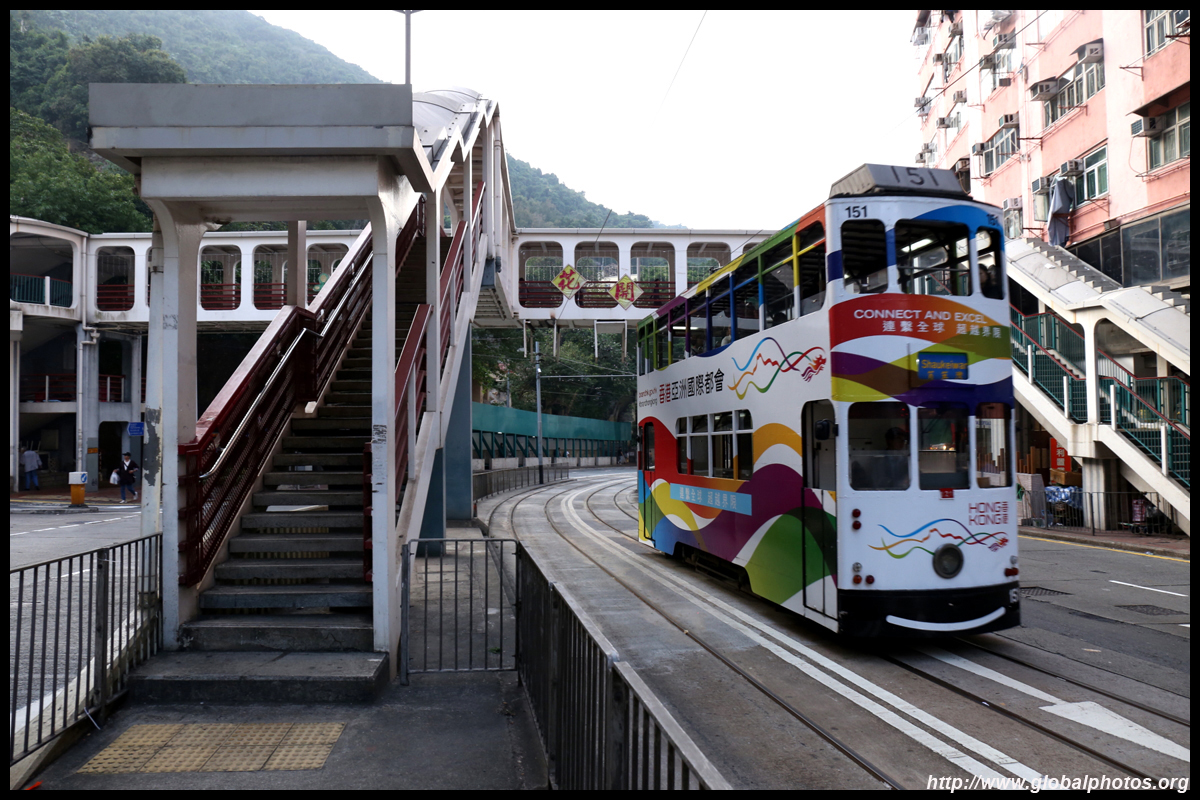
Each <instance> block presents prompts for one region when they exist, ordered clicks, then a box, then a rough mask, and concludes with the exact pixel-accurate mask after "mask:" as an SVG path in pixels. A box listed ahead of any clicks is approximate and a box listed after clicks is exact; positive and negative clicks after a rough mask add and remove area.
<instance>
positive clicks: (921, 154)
mask: <svg viewBox="0 0 1200 800" xmlns="http://www.w3.org/2000/svg"><path fill="white" fill-rule="evenodd" d="M913 161H914V163H917V164H924V163H925V151H924V150H922V151H921V152H919V153H917V157H916V158H915V159H913Z"/></svg>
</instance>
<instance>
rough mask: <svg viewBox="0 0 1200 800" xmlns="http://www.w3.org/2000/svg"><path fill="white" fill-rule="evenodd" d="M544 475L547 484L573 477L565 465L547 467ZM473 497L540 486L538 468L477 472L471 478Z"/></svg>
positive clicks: (477, 498) (535, 466) (478, 497)
mask: <svg viewBox="0 0 1200 800" xmlns="http://www.w3.org/2000/svg"><path fill="white" fill-rule="evenodd" d="M542 470H543V473H544V475H545V478H546V483H555V482H557V481H565V480H567V479H568V478H570V477H571V470H570V468H568V467H566V466H563V465H561V464H560V465H555V466H551V465H549V464H547V465H545V466H544V467H543V468H542ZM471 483H472V487H471V496H472V497H473V498H474V499H476V500H479V499H482V498H484V497H487V496H488V495H490V494H496V493H497V492H507V491H508V490H510V489H520V488H521V487H522V486H536V485H537V484H538V467H537V464H534V465H533V466H532V467H515V468H513V469H495V470H488V471H486V472H476V473H475V474H473V475H472V476H471Z"/></svg>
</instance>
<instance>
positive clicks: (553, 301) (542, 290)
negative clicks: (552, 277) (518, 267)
mask: <svg viewBox="0 0 1200 800" xmlns="http://www.w3.org/2000/svg"><path fill="white" fill-rule="evenodd" d="M517 300H518V301H519V302H520V303H521V305H522V306H523V307H525V308H558V307H559V306H561V305H562V304H563V294H562V292H560V291H559V290H558V287H557V286H555V285H554V284H553V283H551V282H550V281H527V280H525V279H524V278H522V279H521V281H520V283H519V284H518V285H517Z"/></svg>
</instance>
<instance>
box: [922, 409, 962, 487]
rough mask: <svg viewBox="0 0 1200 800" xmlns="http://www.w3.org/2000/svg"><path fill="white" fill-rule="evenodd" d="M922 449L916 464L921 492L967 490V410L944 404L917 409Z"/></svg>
mask: <svg viewBox="0 0 1200 800" xmlns="http://www.w3.org/2000/svg"><path fill="white" fill-rule="evenodd" d="M917 426H918V427H919V428H920V431H921V449H920V452H919V454H918V458H917V465H918V468H919V469H920V471H921V488H922V489H966V488H968V487H969V486H970V474H969V471H970V446H969V445H968V439H967V407H966V406H964V405H959V404H958V403H944V404H942V405H940V406H938V407H937V408H918V409H917Z"/></svg>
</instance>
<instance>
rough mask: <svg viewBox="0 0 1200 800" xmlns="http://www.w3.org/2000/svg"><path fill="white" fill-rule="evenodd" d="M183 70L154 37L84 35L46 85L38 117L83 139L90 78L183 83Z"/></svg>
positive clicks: (86, 122)
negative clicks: (87, 37)
mask: <svg viewBox="0 0 1200 800" xmlns="http://www.w3.org/2000/svg"><path fill="white" fill-rule="evenodd" d="M186 82H187V73H185V72H184V70H183V67H181V66H179V65H178V64H176V63H175V61H174V59H172V58H171V56H170V55H168V54H167V53H165V52H163V50H162V41H161V40H160V39H159V38H158V37H157V36H147V35H145V34H139V33H131V34H129V35H128V36H123V37H121V38H119V39H114V38H112V37H111V36H101V37H100V38H99V39H97V40H96V41H94V42H92V41H89V40H87V39H85V40H84V42H83V43H82V44H80V45H79V46H78V47H72V48H71V50H70V51H69V52H68V53H67V63H66V64H64V65H62V66H61V67H59V69H58V70H57V71H56V72H55V74H54V76H53V77H52V78H51V79H50V82H49V85H48V86H47V87H46V99H45V101H43V103H42V104H41V106H40V107H39V109H38V116H40V117H41V118H42V119H44V120H46V121H48V122H50V123H51V124H52V125H54V127H56V128H58V129H59V130H60V131H62V133H63V134H64V135H65V136H67V137H69V138H71V139H74V140H77V141H79V142H84V143H86V141H87V138H88V134H87V129H88V84H89V83H186Z"/></svg>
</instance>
